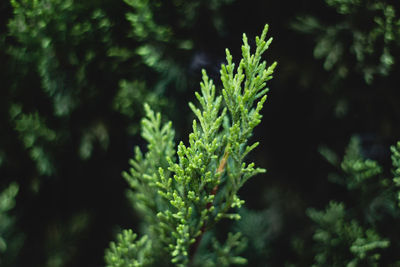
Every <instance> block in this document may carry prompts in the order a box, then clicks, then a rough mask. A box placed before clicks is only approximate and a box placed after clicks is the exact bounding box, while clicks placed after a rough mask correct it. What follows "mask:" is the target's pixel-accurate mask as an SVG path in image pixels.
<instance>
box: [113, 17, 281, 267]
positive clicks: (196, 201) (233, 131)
mask: <svg viewBox="0 0 400 267" xmlns="http://www.w3.org/2000/svg"><path fill="white" fill-rule="evenodd" d="M267 31H268V25H266V26H265V27H264V29H263V32H262V34H261V36H259V37H256V40H255V41H256V51H255V53H254V54H251V52H250V46H249V44H248V41H247V37H246V35H245V34H244V35H243V45H242V59H241V61H240V63H239V65H238V67H237V69H235V64H234V63H233V59H232V55H231V54H230V52H229V50H228V49H227V50H226V59H227V64H226V65H222V67H221V81H222V84H223V89H222V94H218V93H217V91H216V88H215V85H214V83H213V81H212V80H210V79H209V78H208V76H207V73H206V71H204V70H203V80H202V82H201V84H200V87H201V90H200V92H198V93H196V98H197V100H198V102H199V104H198V105H195V104H193V103H189V106H190V108H191V110H192V111H193V113H194V114H195V116H196V119H195V120H194V121H193V125H192V129H193V132H192V133H191V134H190V135H189V144H188V145H185V144H184V143H183V142H180V143H179V145H178V148H177V152H176V154H177V159H176V160H175V159H174V148H173V147H174V145H173V141H172V140H173V131H172V129H171V124H170V123H168V124H165V125H164V126H161V124H160V121H161V117H160V115H159V114H157V115H154V112H153V111H152V110H151V109H150V107H149V106H145V107H146V113H147V118H146V119H145V120H143V122H142V127H143V130H142V136H143V137H144V138H145V139H146V140H147V141H148V143H149V145H148V152H147V153H146V154H145V156H144V157H143V155H142V153H141V152H140V150H139V149H138V148H137V149H136V153H135V154H136V156H135V160H132V161H131V165H132V168H131V171H130V173H125V174H124V177H125V178H126V179H127V180H128V182H129V183H130V186H131V188H132V189H133V191H132V193H131V195H132V198H133V202H134V205H135V207H136V208H137V209H138V211H140V212H141V213H143V214H144V215H145V216H144V217H143V218H144V220H145V222H144V223H145V227H144V228H145V233H147V234H148V235H149V238H150V239H149V240H151V245H152V246H153V248H163V249H162V250H161V251H162V252H159V253H156V255H153V256H154V257H157V256H160V255H164V256H163V259H164V261H163V262H165V256H167V257H168V258H169V259H170V262H171V263H172V264H174V265H176V266H186V265H188V264H189V262H191V261H192V260H193V258H194V257H195V256H196V253H197V248H198V245H199V243H200V242H201V239H202V236H203V234H204V233H205V232H206V231H207V230H209V229H210V228H212V227H213V226H214V225H215V224H216V223H217V222H218V221H219V220H221V219H222V218H229V219H240V216H239V214H238V213H236V212H234V210H232V208H235V207H240V206H241V205H242V204H243V203H244V201H243V200H241V199H240V198H239V196H238V195H237V193H238V190H239V189H240V188H241V187H242V186H243V184H244V183H245V182H246V181H247V180H248V179H249V178H250V177H252V176H254V175H256V174H258V173H261V172H264V171H265V170H264V169H260V168H255V167H254V163H250V164H248V163H246V162H245V161H244V159H245V156H246V155H247V154H248V153H249V152H250V151H252V150H253V149H254V148H256V147H257V146H258V142H256V143H254V144H248V140H249V138H250V137H251V134H252V131H253V129H254V127H255V126H257V125H258V124H259V123H260V122H261V117H262V115H261V114H260V111H261V109H262V107H263V104H264V102H265V101H266V98H267V96H266V93H267V92H268V88H266V82H267V81H268V80H270V79H271V78H272V73H273V71H274V69H275V66H276V63H273V64H272V65H270V66H268V67H267V64H266V62H265V61H261V56H262V54H263V53H264V52H265V51H266V50H267V49H268V46H269V45H270V43H271V41H272V38H270V39H269V40H267V41H266V40H265V38H266V34H267ZM239 237H240V236H239V235H238V234H236V235H229V237H228V241H229V242H227V244H228V247H227V248H229V249H228V250H229V251H231V249H233V247H234V246H236V245H237V244H236V243H237V240H239ZM132 241H133V240H132ZM119 242H121V240H120V241H119ZM124 242H125V241H124ZM114 246H115V245H114ZM116 246H117V247H118V245H116ZM215 246H217V247H219V248H220V247H221V246H218V245H215ZM157 251H158V250H157ZM228 254H229V253H228ZM228 254H226V255H225V256H224V255H222V256H221V257H225V259H221V258H219V260H218V261H220V262H221V263H222V262H227V263H229V262H236V263H245V260H244V259H243V260H242V258H239V257H235V256H232V255H230V254H229V258H228V256H227V255H228ZM118 257H121V255H118V254H116V253H115V249H113V248H111V250H108V252H107V256H106V261H107V264H108V265H109V266H119V265H115V264H114V263H115V262H117V260H115V258H118ZM155 261H157V259H155ZM123 266H128V265H123Z"/></svg>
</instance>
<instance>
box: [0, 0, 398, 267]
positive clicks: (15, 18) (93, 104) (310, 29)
mask: <svg viewBox="0 0 400 267" xmlns="http://www.w3.org/2000/svg"><path fill="white" fill-rule="evenodd" d="M399 14H400V4H399V2H398V1H390V0H380V1H372V0H371V1H369V0H325V1H314V2H310V1H305V0H300V1H295V2H293V1H255V0H250V1H244V0H207V1H200V0H187V1H180V0H167V1H161V0H156V1H149V0H147V1H146V0H124V1H111V0H90V1H83V2H82V1H81V2H78V1H76V0H64V1H61V0H33V1H32V0H10V1H1V2H0V62H1V64H0V81H1V85H0V87H1V95H0V110H1V112H0V177H1V180H0V192H2V193H1V195H0V265H1V266H103V265H104V262H103V255H104V249H105V248H106V247H107V246H108V243H109V241H110V240H113V239H114V236H115V233H116V232H117V231H116V229H117V228H118V227H122V228H134V225H137V222H138V220H139V219H140V218H138V216H137V215H135V214H133V213H132V210H131V208H130V204H129V201H128V200H127V198H126V196H125V190H126V188H127V186H126V184H125V182H124V180H123V179H122V177H121V171H122V170H126V169H127V168H128V159H129V158H130V157H131V156H132V154H133V151H132V150H133V146H134V145H139V146H144V144H143V141H142V140H141V139H140V138H139V136H138V129H139V128H138V126H139V121H140V118H141V116H142V115H143V103H144V102H148V103H149V104H150V105H151V106H152V107H153V109H156V110H161V111H162V112H163V113H164V114H165V115H166V116H165V117H166V118H167V119H168V120H172V121H173V122H174V125H175V127H176V132H177V139H178V140H179V139H181V136H186V133H187V132H188V131H189V127H190V121H191V118H190V117H188V116H187V115H186V114H188V113H189V112H188V110H189V109H188V107H187V106H186V103H187V102H188V100H192V99H193V92H194V91H195V90H197V89H198V86H199V85H198V84H199V81H200V75H201V74H200V70H201V69H202V68H205V69H207V71H208V73H209V75H210V76H211V77H212V78H213V79H214V80H216V83H217V85H218V84H219V82H218V80H217V79H218V77H219V73H218V71H219V68H220V64H221V63H222V62H223V60H224V49H225V48H226V47H229V48H230V49H231V51H232V54H233V56H234V58H239V57H238V56H236V57H235V55H239V54H240V50H239V47H240V43H241V34H242V33H243V32H246V33H247V34H248V36H249V39H253V37H254V36H255V35H256V34H257V33H259V32H260V29H261V28H262V26H263V25H264V24H265V23H269V24H270V29H271V31H270V34H271V36H273V37H274V42H273V43H272V46H271V48H270V50H269V53H268V55H267V61H268V62H272V61H275V60H277V61H278V62H279V68H278V70H277V73H276V75H275V76H276V77H275V78H274V79H273V80H272V83H271V93H270V97H269V102H268V103H267V105H266V106H265V110H264V119H263V123H262V124H261V125H260V126H259V128H257V129H256V132H255V135H254V139H257V140H259V141H260V142H261V144H262V145H261V146H260V147H259V148H258V150H257V151H256V152H255V153H254V154H253V155H252V159H253V160H254V161H256V163H257V164H258V165H259V166H261V167H266V168H267V169H268V172H267V174H265V175H259V177H258V178H255V179H254V180H253V181H252V182H251V183H249V184H248V185H247V186H246V187H245V188H243V190H242V192H241V194H242V195H243V198H244V199H246V201H247V209H246V210H243V211H242V217H243V219H242V221H240V222H238V223H237V224H235V225H233V226H232V227H234V228H235V229H240V231H241V232H242V233H243V235H244V238H246V239H247V248H246V249H243V251H242V255H243V256H245V257H246V258H247V259H248V264H249V266H265V265H272V266H283V265H285V264H286V265H288V266H289V265H294V266H309V265H311V264H315V265H321V266H326V265H332V266H334V265H335V264H339V263H343V262H347V263H349V264H350V265H351V264H352V265H353V266H358V265H359V266H363V265H364V264H370V265H371V266H372V265H374V264H379V265H382V264H396V262H398V261H399V259H398V258H396V251H398V247H399V245H400V244H398V242H397V240H395V239H394V237H396V236H398V234H400V233H399V232H400V229H399V228H398V227H396V225H397V224H398V220H399V215H400V214H399V212H398V209H399V207H398V205H397V203H398V197H397V194H398V193H397V192H398V191H399V190H398V187H396V184H399V183H398V176H399V174H398V167H399V164H398V159H397V158H398V155H399V154H398V151H399V149H398V146H397V148H396V147H395V146H393V147H392V149H391V150H390V146H391V145H394V144H396V141H398V140H399V139H400V124H399V121H400V105H398V100H399V99H400V92H399V90H398V84H399V78H400V77H399V75H397V73H399V71H400V70H399V63H398V62H397V61H398V58H400V49H399V48H400V17H399ZM219 85H220V84H219ZM348 144H349V145H348ZM346 147H347V149H346ZM396 151H397V152H396ZM391 153H392V154H391ZM396 153H397V154H396ZM396 155H397V156H396ZM391 157H392V158H391ZM392 159H393V165H392ZM396 168H397V169H396ZM396 170H397V171H396ZM392 171H393V172H392ZM395 177H397V180H396V179H395V180H394V181H393V180H392V178H395ZM17 192H18V194H17ZM234 239H235V237H232V240H233V241H232V242H234ZM331 241H332V242H331ZM214 244H215V249H216V250H218V249H222V248H223V247H222V246H221V245H219V243H218V242H217V241H215V242H214ZM310 248H313V249H310ZM338 248H340V249H338Z"/></svg>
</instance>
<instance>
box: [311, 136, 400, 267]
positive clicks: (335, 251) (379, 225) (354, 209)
mask: <svg viewBox="0 0 400 267" xmlns="http://www.w3.org/2000/svg"><path fill="white" fill-rule="evenodd" d="M399 147H400V143H399V142H397V145H396V146H391V148H390V149H391V152H392V165H393V168H394V169H393V179H388V178H386V177H387V176H386V173H388V172H385V171H384V168H383V167H382V166H381V165H380V164H379V163H378V162H377V161H374V160H371V159H366V158H365V157H364V156H363V153H362V144H361V141H360V139H359V137H357V136H353V137H352V138H351V140H350V143H349V145H348V147H347V149H346V153H345V155H344V157H343V160H342V162H341V163H340V164H339V162H338V161H337V160H333V159H334V158H336V157H335V156H333V154H332V153H331V151H330V152H329V150H327V149H324V150H323V154H324V155H325V156H326V157H327V159H328V160H329V161H330V162H332V163H336V164H335V165H336V166H337V167H339V168H340V170H341V173H340V174H333V175H331V176H330V177H331V180H332V181H333V182H335V183H338V184H341V185H343V186H344V187H346V189H347V190H348V193H349V194H348V195H349V196H348V197H345V199H346V201H344V200H343V201H340V202H338V201H331V202H330V204H329V205H328V207H327V208H326V210H325V211H317V210H315V209H308V211H307V214H308V216H309V217H310V218H311V220H312V221H313V222H314V223H315V225H316V229H315V232H314V235H313V238H314V241H315V242H316V245H315V247H314V252H315V257H314V260H315V266H326V265H329V266H343V265H344V264H346V265H347V266H382V265H388V264H392V265H391V266H397V265H398V263H399V261H398V258H397V257H396V256H395V255H390V253H389V254H388V253H387V252H386V251H387V250H389V249H390V250H397V249H398V247H399V244H398V241H397V240H396V235H397V234H396V233H397V232H398V230H397V228H396V227H392V228H391V229H387V225H386V223H387V222H389V221H392V222H395V221H397V220H398V218H400V210H399V209H398V206H397V202H398V199H397V198H398V197H397V198H396V196H398V195H397V194H398V189H397V188H396V186H398V184H399V183H398V173H399V170H398V166H399V158H400V156H399V155H400V154H399ZM391 180H392V181H391ZM345 203H348V204H346V206H348V208H345ZM393 256H394V257H393Z"/></svg>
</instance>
